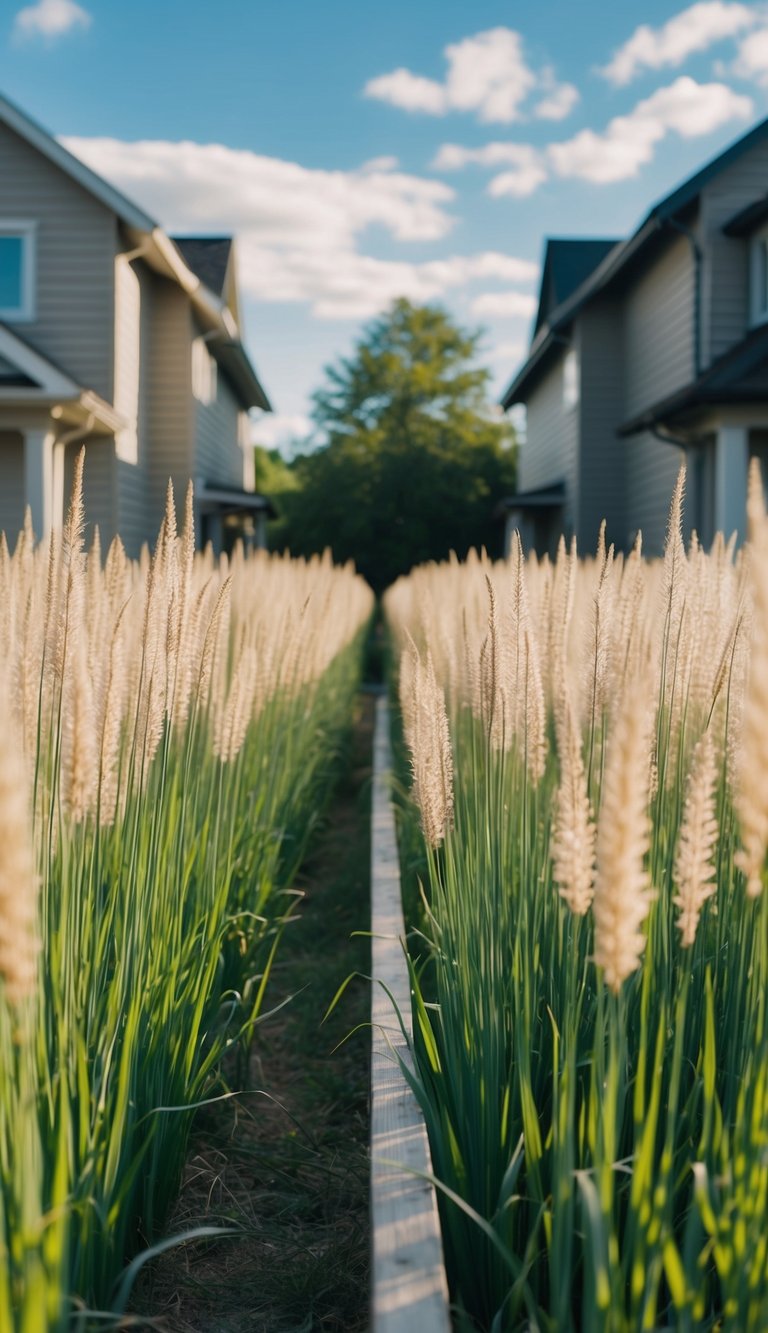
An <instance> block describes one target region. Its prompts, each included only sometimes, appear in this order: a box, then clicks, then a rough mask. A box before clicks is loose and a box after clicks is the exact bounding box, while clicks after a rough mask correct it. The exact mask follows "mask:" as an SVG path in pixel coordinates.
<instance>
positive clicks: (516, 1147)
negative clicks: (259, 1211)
mask: <svg viewBox="0 0 768 1333" xmlns="http://www.w3.org/2000/svg"><path fill="white" fill-rule="evenodd" d="M683 480H684V478H683V475H682V474H681V477H680V479H679V482H678V486H677V489H676V492H675V496H674V500H673V504H672V509H671V515H670V522H669V528H668V536H667V542H666V551H665V555H664V559H663V560H661V561H645V560H644V559H643V558H642V554H641V545H640V538H638V540H637V543H636V545H635V548H634V550H633V551H632V553H631V554H630V555H629V556H628V557H627V558H623V557H622V556H620V555H617V554H616V553H615V552H614V551H613V549H612V548H609V549H606V547H605V543H604V539H603V535H602V533H601V537H600V543H599V546H598V550H597V555H596V557H595V558H589V559H581V560H580V559H578V558H577V554H576V550H575V547H573V546H572V547H571V549H570V550H569V549H567V548H566V546H565V544H564V543H563V542H561V543H560V546H559V549H558V552H557V558H556V559H555V560H554V561H553V562H551V561H550V560H548V559H546V558H544V559H541V560H537V559H536V558H535V557H533V556H531V557H529V558H527V559H524V558H523V554H522V552H521V549H520V545H519V542H518V543H517V545H516V548H515V550H514V551H513V553H512V555H511V558H510V559H509V561H507V562H506V563H504V564H492V563H491V562H489V561H488V560H487V559H485V557H482V558H479V557H476V556H471V557H470V558H469V559H468V560H467V562H466V563H465V564H459V563H458V562H456V561H451V562H450V563H448V564H445V565H440V566H434V565H433V566H428V567H424V568H422V569H419V570H417V571H415V572H414V573H413V574H412V575H411V576H410V577H409V578H407V579H404V580H401V581H400V582H399V583H398V584H396V585H395V586H394V587H393V589H391V590H390V592H389V594H388V595H387V599H386V609H387V614H388V618H389V623H390V626H391V627H392V631H393V633H394V635H395V638H396V641H397V642H398V643H399V645H400V647H401V649H402V660H401V667H400V694H401V700H402V715H403V722H404V729H405V735H406V739H407V741H408V744H409V747H410V752H411V756H412V767H413V786H414V795H415V799H416V804H417V808H418V812H419V815H420V820H421V828H422V833H423V839H424V845H425V856H426V875H425V891H424V907H423V912H422V918H421V921H420V922H419V923H417V924H418V925H419V927H420V929H419V930H418V931H417V930H414V931H413V933H412V937H411V956H412V962H411V970H412V978H413V1003H414V1018H415V1022H414V1030H415V1038H414V1041H415V1052H416V1060H417V1074H416V1079H415V1087H416V1091H417V1094H418V1096H419V1098H420V1101H421V1104H422V1106H423V1108H424V1113H425V1116H426V1120H427V1126H428V1131H429V1137H430V1142H431V1147H432V1156H433V1163H434V1170H435V1175H436V1177H437V1179H438V1181H439V1182H440V1183H441V1184H442V1185H443V1186H444V1187H445V1188H444V1189H443V1190H442V1191H441V1192H440V1200H441V1205H440V1206H441V1214H442V1223H443V1230H444V1238H445V1245H446V1254H447V1262H448V1268H449V1279H450V1283H451V1289H452V1293H453V1297H454V1300H455V1303H456V1308H457V1310H458V1311H459V1315H458V1326H459V1327H462V1328H463V1327H466V1328H479V1329H488V1330H493V1333H500V1331H501V1330H518V1329H519V1330H522V1329H531V1330H536V1329H538V1330H546V1331H549V1330H557V1331H558V1333H561V1331H562V1333H565V1331H568V1333H570V1331H574V1333H575V1331H576V1330H580V1331H582V1333H629V1331H631V1333H635V1331H636V1330H652V1329H661V1328H673V1329H678V1330H681V1331H683V1330H685V1331H687V1333H693V1330H708V1329H709V1330H731V1331H732V1333H737V1331H738V1333H750V1331H752V1333H761V1331H762V1330H765V1329H766V1328H768V1224H767V1219H768V1031H767V1030H766V998H767V996H768V990H767V985H768V892H767V891H766V887H765V858H766V844H767V843H768V520H766V516H765V510H764V505H763V496H762V486H761V483H760V478H759V474H758V473H757V471H756V470H753V473H752V474H751V486H750V497H749V527H750V540H749V543H748V545H747V546H746V548H745V549H743V550H741V551H738V552H737V551H736V549H735V541H734V539H730V540H728V541H726V540H725V539H724V538H723V537H722V536H718V537H716V539H715V541H714V543H713V545H712V548H711V550H710V551H708V552H706V551H704V550H702V549H701V547H700V545H699V543H698V541H697V540H696V537H695V536H694V537H693V538H692V540H691V542H690V545H689V546H688V549H685V547H684V544H683V540H682V537H681V508H682V502H683ZM449 1191H450V1192H451V1193H450V1194H449ZM454 1196H456V1197H457V1198H458V1200H459V1202H457V1201H456V1197H454Z"/></svg>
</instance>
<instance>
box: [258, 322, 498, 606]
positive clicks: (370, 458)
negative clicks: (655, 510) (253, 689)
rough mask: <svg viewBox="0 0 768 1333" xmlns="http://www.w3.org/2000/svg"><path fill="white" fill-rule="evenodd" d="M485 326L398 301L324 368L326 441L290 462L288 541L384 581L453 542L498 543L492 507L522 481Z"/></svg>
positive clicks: (321, 399)
mask: <svg viewBox="0 0 768 1333" xmlns="http://www.w3.org/2000/svg"><path fill="white" fill-rule="evenodd" d="M479 339H480V334H479V333H477V332H468V331H466V330H464V329H461V328H459V327H457V326H456V325H455V324H453V323H452V322H451V320H450V319H449V317H448V315H447V314H446V313H445V311H444V310H442V309H440V308H439V307H435V306H414V305H412V304H411V303H410V302H409V301H406V300H399V301H396V302H395V304H394V305H393V306H392V307H391V309H390V310H389V311H388V312H387V313H386V314H385V315H383V316H381V317H380V318H379V319H376V320H374V321H373V322H372V323H371V324H370V325H369V326H368V327H367V328H366V330H365V331H364V334H363V337H362V339H361V341H360V342H359V343H358V345H357V346H356V348H355V352H354V354H353V355H352V356H351V357H349V358H347V359H342V360H341V361H340V362H339V363H338V365H337V366H332V367H329V368H328V369H327V371H326V376H327V383H326V385H325V386H324V387H323V388H322V389H320V390H319V391H318V392H317V393H316V394H315V396H314V400H313V402H314V410H313V418H314V421H315V424H316V426H317V428H318V430H319V431H320V432H321V433H322V434H323V435H324V436H325V438H326V441H327V442H326V443H325V444H324V445H323V446H321V447H320V448H317V449H315V450H314V451H313V452H312V453H309V454H305V455H303V456H299V457H298V458H297V459H296V460H295V461H294V463H293V464H292V471H294V472H295V474H296V477H297V480H298V482H299V488H298V489H297V490H296V491H293V492H284V494H283V495H282V496H281V500H280V508H281V511H282V513H283V514H284V516H285V524H286V527H285V535H286V539H287V544H288V545H289V546H290V547H291V549H292V550H293V551H294V552H295V553H296V554H303V555H309V554H311V553H313V552H315V551H320V550H322V549H323V548H324V547H326V546H330V547H331V548H332V550H333V553H334V556H335V558H336V559H337V560H348V559H352V560H354V561H355V564H356V565H357V567H358V569H359V570H360V572H361V573H362V574H364V576H365V577H366V578H367V579H368V581H369V582H370V583H371V585H372V586H373V587H374V588H375V589H377V590H379V591H380V590H381V589H383V588H385V587H387V586H388V584H389V583H391V582H392V581H393V579H395V578H397V576H398V575H399V574H403V573H406V572H407V571H408V570H409V569H410V568H411V567H412V566H413V565H414V564H419V563H421V562H422V561H424V560H438V559H442V558H444V557H445V556H447V555H448V554H449V552H450V551H451V550H454V551H456V552H457V554H458V555H464V554H466V552H467V550H468V549H469V547H470V546H481V545H485V546H489V547H491V546H493V545H494V544H496V545H498V542H499V536H498V533H497V530H496V529H495V526H494V523H493V510H494V507H495V505H496V503H497V502H498V501H499V500H500V499H501V498H502V496H503V495H505V494H508V493H509V491H510V490H512V489H514V484H515V449H514V435H513V432H512V429H511V427H510V426H509V424H508V423H507V422H505V421H503V420H501V419H499V418H494V417H493V415H492V413H491V406H490V402H489V399H488V381H489V379H490V375H489V372H488V371H487V370H486V369H484V368H483V367H481V366H478V365H477V364H475V362H474V358H475V357H476V355H477V348H478V343H479Z"/></svg>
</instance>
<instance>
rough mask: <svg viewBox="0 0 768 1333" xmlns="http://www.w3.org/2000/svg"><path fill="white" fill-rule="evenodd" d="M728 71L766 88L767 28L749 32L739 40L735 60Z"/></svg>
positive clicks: (767, 67)
mask: <svg viewBox="0 0 768 1333" xmlns="http://www.w3.org/2000/svg"><path fill="white" fill-rule="evenodd" d="M728 72H729V73H730V74H736V75H737V76H738V77H739V78H742V79H752V80H754V82H755V83H759V84H760V85H761V86H762V87H763V88H768V28H760V29H759V31H758V32H751V33H749V35H748V36H747V37H745V38H744V40H743V41H742V42H740V44H739V48H738V55H737V57H736V60H735V61H734V63H733V64H732V65H731V67H730V69H729V71H728Z"/></svg>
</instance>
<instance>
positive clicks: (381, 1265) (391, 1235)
mask: <svg viewBox="0 0 768 1333" xmlns="http://www.w3.org/2000/svg"><path fill="white" fill-rule="evenodd" d="M391 775H392V754H391V749H390V742H389V707H388V704H387V700H386V698H384V697H379V698H378V699H377V700H376V728H375V734H374V748H373V799H372V810H371V817H372V828H371V908H372V913H371V915H372V930H373V942H372V963H373V996H372V1005H371V1008H372V1019H373V1027H372V1033H373V1049H372V1055H371V1223H372V1225H371V1231H372V1246H373V1288H372V1328H373V1330H374V1333H413V1331H414V1329H418V1333H448V1330H449V1329H450V1326H451V1324H450V1318H449V1315H448V1286H447V1282H446V1278H445V1265H444V1263H443V1245H442V1239H441V1235H440V1222H439V1218H438V1213H437V1200H436V1197H435V1190H434V1188H433V1186H432V1185H430V1184H429V1183H428V1182H427V1181H425V1180H422V1179H421V1178H419V1177H418V1176H415V1175H413V1174H412V1172H413V1171H422V1172H424V1171H426V1172H431V1170H432V1162H431V1158H430V1152H429V1142H428V1140H427V1131H426V1127H425V1125H424V1119H423V1116H422V1114H421V1110H420V1108H419V1105H418V1102H417V1101H416V1098H415V1097H414V1095H413V1093H412V1092H411V1089H410V1088H409V1086H408V1084H407V1082H406V1080H405V1078H404V1077H403V1074H402V1072H401V1070H400V1067H399V1065H398V1063H397V1060H396V1058H395V1055H394V1053H393V1052H397V1054H398V1055H399V1056H400V1057H401V1059H402V1060H403V1061H404V1063H405V1064H406V1066H408V1067H409V1068H413V1062H412V1059H411V1055H410V1052H409V1050H408V1045H407V1043H406V1041H405V1038H404V1037H403V1033H402V1031H401V1030H400V1026H399V1024H398V1021H397V1017H396V1015H395V1013H394V1012H393V1009H392V1002H391V1000H390V999H389V996H388V995H387V994H386V992H385V991H384V989H383V987H382V986H381V985H380V984H379V983H380V982H384V983H385V984H386V986H387V988H388V989H389V991H390V992H391V994H392V995H393V996H394V998H395V1000H396V1002H397V1005H398V1008H399V1009H400V1012H401V1014H402V1016H403V1021H404V1024H405V1028H406V1031H407V1032H408V1036H409V1037H410V1035H411V1001H410V984H409V979H408V969H407V966H406V961H405V955H404V953H403V946H402V940H403V938H404V936H405V926H404V923H403V909H402V900H401V895H400V863H399V858H398V851H397V838H396V834H395V817H394V810H393V808H392V801H391V798H390V785H391ZM386 1161H388V1162H397V1163H399V1164H401V1165H399V1166H397V1167H392V1166H387V1165H385V1162H386Z"/></svg>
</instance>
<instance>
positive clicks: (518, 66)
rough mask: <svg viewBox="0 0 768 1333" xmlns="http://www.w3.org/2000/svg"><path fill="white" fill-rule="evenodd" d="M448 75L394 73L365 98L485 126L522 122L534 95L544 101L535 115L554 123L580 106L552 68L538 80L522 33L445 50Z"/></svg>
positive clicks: (498, 31) (496, 32)
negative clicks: (459, 114)
mask: <svg viewBox="0 0 768 1333" xmlns="http://www.w3.org/2000/svg"><path fill="white" fill-rule="evenodd" d="M443 54H444V56H445V59H446V62H447V65H448V70H447V73H446V75H445V78H444V79H443V81H442V82H441V81H439V80H438V79H429V78H425V77H424V76H423V75H421V74H414V73H413V72H412V71H411V70H409V69H404V68H402V67H401V68H400V69H395V70H392V71H391V72H390V73H388V74H380V75H378V76H377V77H376V78H374V79H369V81H368V83H366V85H365V88H364V89H363V91H364V94H365V96H366V97H371V98H375V99H376V100H378V101H381V102H389V103H390V104H391V105H392V106H397V107H400V108H401V110H403V111H418V112H422V113H424V114H425V115H430V116H444V115H446V114H447V113H448V112H449V111H468V112H474V113H475V114H476V115H477V117H478V119H479V120H481V121H484V122H493V121H497V122H501V123H509V122H510V121H513V120H519V119H520V118H521V114H522V112H521V108H522V105H523V103H524V102H525V101H526V99H527V97H528V96H529V94H531V93H532V92H534V91H535V90H537V89H538V90H540V91H541V92H542V93H543V94H544V97H543V99H542V100H541V101H540V102H539V103H538V105H537V107H535V108H534V111H533V114H534V115H538V116H541V117H543V118H544V119H549V120H559V119H561V118H562V117H564V116H566V115H567V114H568V112H569V111H570V110H571V108H572V107H573V106H574V105H575V103H576V101H577V100H578V93H577V91H576V89H575V88H574V87H573V86H572V85H571V84H558V83H557V81H556V79H555V76H554V73H553V71H552V69H551V68H550V67H547V68H546V69H544V70H543V71H542V72H541V73H540V74H536V73H535V72H534V71H533V70H532V69H531V68H530V67H529V65H528V63H527V61H526V59H525V55H524V52H523V42H522V38H521V36H520V33H519V32H515V31H514V30H513V29H512V28H491V29H489V30H488V31H487V32H478V33H476V34H475V35H474V36H473V37H465V38H464V39H463V41H460V42H455V43H453V44H452V45H449V46H446V47H445V49H444V52H443Z"/></svg>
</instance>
